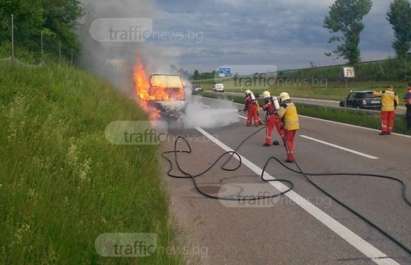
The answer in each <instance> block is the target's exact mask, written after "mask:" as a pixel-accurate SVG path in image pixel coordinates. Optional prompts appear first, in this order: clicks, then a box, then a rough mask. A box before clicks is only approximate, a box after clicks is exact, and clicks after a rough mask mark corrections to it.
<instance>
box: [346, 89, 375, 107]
mask: <svg viewBox="0 0 411 265" xmlns="http://www.w3.org/2000/svg"><path fill="white" fill-rule="evenodd" d="M340 106H341V107H348V108H359V109H371V110H379V109H380V108H381V97H378V96H374V93H373V92H372V91H353V92H351V93H350V94H348V96H347V98H346V99H345V100H342V101H340Z"/></svg>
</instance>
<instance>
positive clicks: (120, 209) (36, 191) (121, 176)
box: [0, 63, 181, 265]
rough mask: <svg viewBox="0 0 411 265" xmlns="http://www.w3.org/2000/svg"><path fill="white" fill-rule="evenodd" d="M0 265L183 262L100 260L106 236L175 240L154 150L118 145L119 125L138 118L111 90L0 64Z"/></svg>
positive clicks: (75, 73)
mask: <svg viewBox="0 0 411 265" xmlns="http://www.w3.org/2000/svg"><path fill="white" fill-rule="evenodd" d="M0 71H1V73H2V74H1V75H0V124H1V127H0V154H1V157H0V227H1V229H0V264H8V265H10V264H16V265H17V264H60V265H64V264H73V265H79V264H167V265H168V264H180V263H181V260H180V257H179V256H168V255H166V254H164V253H165V252H164V251H163V252H156V253H155V254H154V255H153V256H151V257H147V258H138V259H131V258H116V259H114V258H103V257H100V256H99V255H97V254H96V250H95V246H94V244H95V240H96V238H97V237H98V236H99V235H100V234H102V233H116V232H123V233H127V232H131V233H156V234H158V240H159V241H158V248H162V249H165V248H167V247H168V246H170V244H172V241H173V234H172V232H171V229H170V225H169V220H168V209H167V198H166V195H165V192H164V190H163V189H162V188H161V181H160V177H159V169H158V168H159V162H158V160H157V158H158V150H157V147H156V146H116V145H112V144H110V143H109V142H108V141H107V140H106V139H105V136H104V130H105V128H106V126H107V125H108V124H109V123H110V122H112V121H117V120H144V119H146V117H145V115H144V113H143V112H142V111H141V110H139V109H138V108H137V107H136V105H135V103H134V102H133V101H131V100H128V99H126V98H124V97H123V96H121V95H120V94H118V93H116V92H115V91H114V89H113V88H112V87H111V86H110V85H109V84H107V83H104V82H102V81H99V80H97V79H96V78H94V77H92V76H90V75H89V74H87V73H86V72H83V71H80V70H76V69H74V68H71V67H68V66H61V65H50V66H48V67H36V68H22V67H18V66H12V65H10V64H6V63H0Z"/></svg>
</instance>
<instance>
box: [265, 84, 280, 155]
mask: <svg viewBox="0 0 411 265" xmlns="http://www.w3.org/2000/svg"><path fill="white" fill-rule="evenodd" d="M263 97H264V105H263V107H262V108H263V110H264V111H265V113H266V133H265V142H264V146H266V147H268V146H271V145H272V144H273V132H274V128H276V130H277V132H278V134H279V135H280V136H281V138H283V136H284V130H283V129H282V123H281V119H280V117H279V116H278V114H277V111H278V110H279V109H280V104H279V102H278V99H277V98H276V97H271V94H270V92H269V91H265V92H264V93H263ZM275 144H277V145H278V142H277V141H276V142H275Z"/></svg>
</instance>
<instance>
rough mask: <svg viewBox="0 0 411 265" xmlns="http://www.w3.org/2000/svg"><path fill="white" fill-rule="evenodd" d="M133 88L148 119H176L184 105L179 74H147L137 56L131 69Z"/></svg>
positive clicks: (181, 81)
mask: <svg viewBox="0 0 411 265" xmlns="http://www.w3.org/2000/svg"><path fill="white" fill-rule="evenodd" d="M133 81H134V88H135V91H136V95H137V100H138V103H139V105H140V107H141V108H142V109H143V110H144V111H145V112H146V113H147V114H148V116H149V118H150V120H158V119H159V118H161V117H165V118H175V119H178V118H179V117H180V116H181V114H182V113H183V112H184V109H185V106H186V94H185V87H184V82H183V80H182V79H181V77H180V76H179V75H168V74H152V75H148V74H147V71H146V69H145V67H144V65H143V64H142V62H141V60H140V58H139V57H137V63H136V64H135V66H134V71H133Z"/></svg>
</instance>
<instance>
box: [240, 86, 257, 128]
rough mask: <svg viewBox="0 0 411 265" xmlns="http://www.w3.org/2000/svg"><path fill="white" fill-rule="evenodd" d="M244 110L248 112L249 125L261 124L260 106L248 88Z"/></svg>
mask: <svg viewBox="0 0 411 265" xmlns="http://www.w3.org/2000/svg"><path fill="white" fill-rule="evenodd" d="M244 105H245V106H244V112H247V126H252V125H253V124H254V125H255V126H260V125H261V120H260V113H259V106H258V103H257V99H256V98H255V96H254V94H253V92H251V91H250V90H247V91H246V92H245V103H244Z"/></svg>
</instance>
